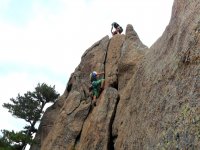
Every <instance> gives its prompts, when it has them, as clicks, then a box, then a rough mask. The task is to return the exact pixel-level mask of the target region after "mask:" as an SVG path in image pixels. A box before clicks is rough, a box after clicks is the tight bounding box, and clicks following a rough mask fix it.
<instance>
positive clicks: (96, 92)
mask: <svg viewBox="0 0 200 150" xmlns="http://www.w3.org/2000/svg"><path fill="white" fill-rule="evenodd" d="M103 81H104V79H99V80H96V81H92V89H93V95H94V96H96V97H99V94H100V88H101V83H102V82H103Z"/></svg>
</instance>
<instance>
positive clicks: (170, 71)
mask: <svg viewBox="0 0 200 150" xmlns="http://www.w3.org/2000/svg"><path fill="white" fill-rule="evenodd" d="M199 16H200V1H198V0H190V1H188V0H175V1H174V5H173V10H172V16H171V20H170V22H169V25H168V26H167V27H166V29H165V31H164V33H163V35H162V36H161V37H160V38H159V39H158V40H157V41H156V42H155V43H154V44H153V45H152V46H151V47H150V48H147V47H146V46H145V45H144V44H143V43H142V42H141V41H140V39H139V37H138V35H137V33H136V32H135V31H134V29H133V26H132V25H130V24H128V25H127V28H126V33H125V35H123V34H122V35H115V36H113V37H112V38H111V39H109V37H108V36H106V37H104V38H103V39H101V40H100V41H98V42H96V43H95V44H94V45H92V46H91V47H90V48H89V49H88V50H86V52H85V53H84V54H83V56H82V60H81V62H80V65H79V66H78V67H77V68H76V69H75V71H74V73H72V75H71V78H70V80H69V82H68V84H67V87H66V90H65V92H64V94H63V95H62V96H61V97H60V98H59V100H58V101H57V102H56V103H55V104H54V105H52V106H51V107H49V108H48V109H47V111H46V112H45V114H44V116H43V118H42V121H41V124H40V127H39V130H38V133H37V135H36V138H35V139H36V141H37V143H36V144H34V145H33V146H32V147H31V150H39V149H42V150H66V149H67V150H75V149H76V150H95V149H96V150H113V149H116V150H132V149H147V150H148V149H198V148H199V147H200V142H199V141H200V139H199V137H200V117H199V116H200V107H199V106H200V17H199ZM93 70H96V71H98V72H101V71H104V72H105V86H104V89H103V91H102V93H101V95H100V97H99V98H98V99H97V105H96V107H93V106H92V105H91V104H92V99H91V94H90V92H89V90H88V89H89V86H90V79H89V74H90V73H91V72H92V71H93Z"/></svg>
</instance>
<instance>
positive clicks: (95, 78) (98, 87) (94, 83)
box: [90, 71, 105, 105]
mask: <svg viewBox="0 0 200 150" xmlns="http://www.w3.org/2000/svg"><path fill="white" fill-rule="evenodd" d="M103 74H104V72H100V73H97V72H96V71H93V72H92V73H91V74H90V81H91V88H92V96H93V104H94V105H96V99H97V98H98V97H99V95H100V93H101V91H102V90H103V86H104V81H105V79H104V78H100V75H103Z"/></svg>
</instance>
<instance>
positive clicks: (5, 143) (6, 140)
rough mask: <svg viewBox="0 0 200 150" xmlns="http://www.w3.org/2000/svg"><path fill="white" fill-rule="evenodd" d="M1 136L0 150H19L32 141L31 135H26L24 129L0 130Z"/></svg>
mask: <svg viewBox="0 0 200 150" xmlns="http://www.w3.org/2000/svg"><path fill="white" fill-rule="evenodd" d="M2 133H3V137H1V138H0V150H18V149H19V150H21V149H22V148H23V146H24V145H25V143H26V144H31V143H32V142H33V140H32V138H31V136H28V135H26V133H25V132H24V131H20V132H14V131H11V132H10V131H8V130H2Z"/></svg>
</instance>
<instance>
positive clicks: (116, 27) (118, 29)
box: [111, 22, 123, 35]
mask: <svg viewBox="0 0 200 150" xmlns="http://www.w3.org/2000/svg"><path fill="white" fill-rule="evenodd" d="M113 27H114V28H115V31H114V32H113V31H112V30H113ZM122 32H123V28H122V27H121V26H120V25H119V24H118V23H116V22H113V23H112V28H111V33H112V35H115V34H121V33H122Z"/></svg>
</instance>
